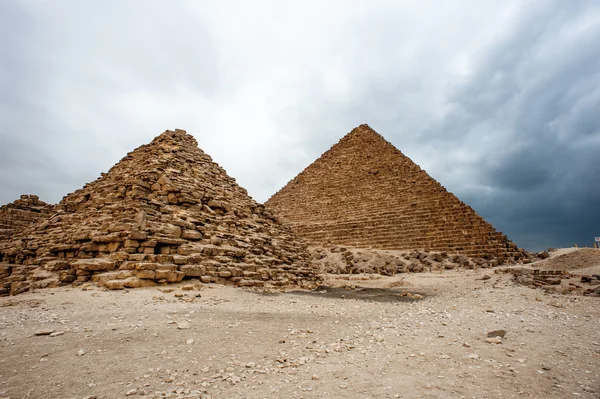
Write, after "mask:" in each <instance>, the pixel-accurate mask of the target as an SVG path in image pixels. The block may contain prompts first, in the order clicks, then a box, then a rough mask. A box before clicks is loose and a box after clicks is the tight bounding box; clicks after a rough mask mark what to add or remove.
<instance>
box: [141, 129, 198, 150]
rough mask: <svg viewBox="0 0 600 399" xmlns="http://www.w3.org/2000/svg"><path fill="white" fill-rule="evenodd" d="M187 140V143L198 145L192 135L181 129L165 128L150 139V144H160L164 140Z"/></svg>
mask: <svg viewBox="0 0 600 399" xmlns="http://www.w3.org/2000/svg"><path fill="white" fill-rule="evenodd" d="M186 140H187V141H189V143H188V144H190V145H194V146H198V142H197V141H196V139H194V137H193V136H192V135H190V134H188V133H187V132H186V131H185V130H183V129H175V130H165V131H164V132H163V133H161V134H160V135H158V136H156V137H155V138H154V140H152V143H151V144H160V143H165V142H173V141H175V142H179V141H186Z"/></svg>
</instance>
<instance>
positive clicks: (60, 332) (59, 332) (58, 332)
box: [50, 331, 65, 337]
mask: <svg viewBox="0 0 600 399" xmlns="http://www.w3.org/2000/svg"><path fill="white" fill-rule="evenodd" d="M64 333H65V332H64V331H56V332H53V333H52V334H50V336H51V337H58V336H59V335H64Z"/></svg>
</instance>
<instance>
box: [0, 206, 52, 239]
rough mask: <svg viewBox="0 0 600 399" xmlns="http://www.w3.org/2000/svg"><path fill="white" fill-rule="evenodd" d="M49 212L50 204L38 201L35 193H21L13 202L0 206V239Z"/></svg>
mask: <svg viewBox="0 0 600 399" xmlns="http://www.w3.org/2000/svg"><path fill="white" fill-rule="evenodd" d="M51 212H52V205H49V204H47V203H45V202H44V201H40V199H39V197H38V196H37V195H21V198H19V199H18V200H16V201H15V202H11V203H10V204H6V205H3V206H0V240H3V239H9V238H10V237H11V236H13V235H15V234H19V233H20V232H21V231H22V230H23V229H24V228H25V227H27V226H29V225H31V224H33V223H35V222H37V221H39V220H42V219H44V218H46V217H48V216H49V215H50V213H51Z"/></svg>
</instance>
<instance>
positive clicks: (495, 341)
mask: <svg viewBox="0 0 600 399" xmlns="http://www.w3.org/2000/svg"><path fill="white" fill-rule="evenodd" d="M485 341H486V342H488V343H490V344H501V343H502V338H500V337H494V338H486V339H485Z"/></svg>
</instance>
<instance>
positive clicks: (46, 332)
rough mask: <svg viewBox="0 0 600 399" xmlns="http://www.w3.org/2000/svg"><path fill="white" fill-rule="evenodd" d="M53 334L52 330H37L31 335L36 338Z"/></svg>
mask: <svg viewBox="0 0 600 399" xmlns="http://www.w3.org/2000/svg"><path fill="white" fill-rule="evenodd" d="M53 332H54V330H39V331H36V332H34V333H33V335H35V336H36V337H39V336H41V335H50V334H52V333H53Z"/></svg>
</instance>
